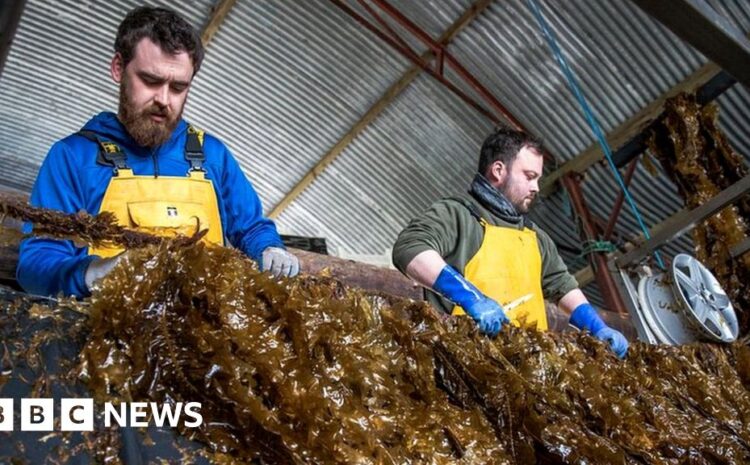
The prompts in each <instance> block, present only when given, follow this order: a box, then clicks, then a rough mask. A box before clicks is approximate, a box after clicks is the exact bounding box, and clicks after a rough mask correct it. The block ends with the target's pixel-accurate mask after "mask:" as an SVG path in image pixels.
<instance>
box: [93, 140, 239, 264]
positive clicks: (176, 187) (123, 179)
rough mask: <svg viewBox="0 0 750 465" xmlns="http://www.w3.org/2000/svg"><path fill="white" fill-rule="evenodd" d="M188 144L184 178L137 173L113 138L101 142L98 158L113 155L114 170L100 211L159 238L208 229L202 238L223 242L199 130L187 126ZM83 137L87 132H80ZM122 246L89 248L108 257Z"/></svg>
mask: <svg viewBox="0 0 750 465" xmlns="http://www.w3.org/2000/svg"><path fill="white" fill-rule="evenodd" d="M188 134H189V137H188V144H187V145H188V146H187V147H186V156H185V158H186V159H187V160H188V161H189V162H190V165H191V169H190V170H189V171H188V173H187V176H186V177H180V176H159V177H155V176H135V175H134V174H133V170H132V169H130V168H128V167H127V165H126V163H125V156H124V153H123V152H122V151H121V150H120V149H119V147H117V146H116V145H115V144H112V143H111V142H103V141H101V140H99V141H98V142H99V144H100V145H101V146H102V152H100V157H101V156H104V157H105V159H106V161H107V162H111V161H112V160H110V158H116V160H115V162H116V163H113V164H114V165H115V170H114V172H115V174H114V175H113V176H112V179H111V180H110V182H109V185H108V186H107V190H106V191H105V192H104V198H103V199H102V205H101V207H100V208H99V212H100V213H101V212H104V211H108V212H112V213H114V214H115V216H116V217H117V224H119V225H121V226H124V227H126V228H129V229H133V230H136V231H142V232H146V233H149V234H153V235H157V236H165V237H171V236H175V235H177V234H182V235H187V236H190V235H193V234H194V233H196V232H198V231H202V230H204V229H208V233H207V234H206V235H205V236H204V237H203V239H202V240H203V241H205V242H210V243H214V244H223V242H224V233H223V231H222V226H221V216H220V214H219V203H218V201H217V199H216V191H215V190H214V186H213V183H212V182H211V180H209V179H206V176H205V171H204V170H203V168H202V166H201V164H200V163H201V162H202V161H203V153H202V142H203V141H202V139H203V137H202V136H203V133H202V131H198V130H195V129H193V128H192V127H188ZM82 135H84V136H86V137H90V136H88V135H85V134H82ZM122 250H123V249H121V248H115V247H101V248H90V249H89V254H91V255H99V256H100V257H112V256H114V255H117V254H118V253H120V252H122Z"/></svg>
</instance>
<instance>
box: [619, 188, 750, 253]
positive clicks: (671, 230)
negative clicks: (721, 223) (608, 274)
mask: <svg viewBox="0 0 750 465" xmlns="http://www.w3.org/2000/svg"><path fill="white" fill-rule="evenodd" d="M748 192H750V175H748V176H745V177H744V178H742V179H740V180H739V181H737V182H736V183H734V184H732V185H731V186H729V187H727V188H726V189H724V190H723V191H721V192H720V193H719V194H717V195H716V196H715V197H713V198H711V199H710V200H709V201H708V202H706V203H704V204H703V205H701V206H700V207H697V208H694V209H693V210H690V211H687V210H681V211H680V212H678V213H676V214H674V215H672V216H670V217H669V218H667V219H666V220H665V221H664V222H662V223H659V225H657V227H655V228H653V233H652V235H651V239H649V240H648V241H646V243H645V244H643V245H641V246H639V247H637V248H635V249H633V250H631V251H629V252H628V253H626V254H625V255H623V256H622V258H620V259H618V260H617V265H618V266H620V267H625V266H627V265H630V264H631V263H636V262H638V261H640V260H641V259H643V258H644V257H646V256H647V255H648V254H650V253H651V252H653V251H654V250H656V249H658V248H659V247H661V246H662V245H664V244H665V243H667V242H669V241H670V240H672V239H673V238H675V237H677V236H680V235H682V234H683V233H684V232H686V231H687V230H689V229H691V228H693V227H695V225H696V224H698V223H700V222H701V221H703V220H705V219H706V218H708V217H710V216H712V215H714V214H715V213H718V212H719V211H721V210H722V209H724V207H726V206H727V205H730V204H732V203H734V202H736V201H737V200H739V199H740V198H742V197H744V196H745V195H747V193H748Z"/></svg>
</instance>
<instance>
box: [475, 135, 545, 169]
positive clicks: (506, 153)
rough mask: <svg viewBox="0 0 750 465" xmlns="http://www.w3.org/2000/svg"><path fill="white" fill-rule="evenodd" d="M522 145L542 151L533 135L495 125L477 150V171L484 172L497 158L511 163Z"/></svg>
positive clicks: (539, 143)
mask: <svg viewBox="0 0 750 465" xmlns="http://www.w3.org/2000/svg"><path fill="white" fill-rule="evenodd" d="M524 147H529V148H532V149H535V151H537V152H539V153H540V154H541V153H542V143H541V141H540V140H539V139H537V138H535V137H534V136H531V135H529V134H527V133H525V132H521V131H516V130H515V129H512V128H509V127H507V126H498V127H496V128H495V130H494V131H492V134H490V135H489V136H488V137H487V138H486V139H485V140H484V143H483V144H482V150H481V151H480V152H479V167H478V171H479V173H481V174H485V173H486V172H487V168H489V167H490V165H491V164H493V163H495V162H496V161H498V160H499V161H501V162H503V163H505V164H506V165H510V164H512V163H513V160H515V158H516V155H518V152H520V151H521V149H522V148H524Z"/></svg>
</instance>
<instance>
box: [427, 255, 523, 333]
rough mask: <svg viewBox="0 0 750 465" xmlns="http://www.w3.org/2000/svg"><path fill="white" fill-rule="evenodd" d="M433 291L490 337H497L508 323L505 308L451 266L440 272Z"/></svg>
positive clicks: (446, 266)
mask: <svg viewBox="0 0 750 465" xmlns="http://www.w3.org/2000/svg"><path fill="white" fill-rule="evenodd" d="M432 289H433V290H434V291H435V292H437V293H439V294H441V295H442V296H443V297H445V298H446V299H448V300H450V301H451V302H453V303H454V304H456V305H459V306H461V307H462V308H463V309H464V310H465V311H466V313H467V314H468V315H469V316H470V317H472V318H473V319H474V321H476V322H477V325H479V330H480V331H482V332H483V333H485V334H488V335H490V336H494V335H496V334H497V333H498V332H500V328H502V327H503V323H508V322H509V321H510V320H508V317H507V316H505V312H504V311H503V307H501V306H500V304H498V303H497V302H495V301H494V300H492V299H490V298H489V297H487V296H486V295H484V294H482V292H481V291H480V290H479V289H477V288H476V286H474V285H473V284H471V283H470V282H469V281H467V280H466V278H464V277H463V276H461V274H460V273H459V272H458V271H456V270H455V269H453V267H452V266H450V265H445V268H443V269H442V271H440V274H439V275H438V277H437V279H436V280H435V284H433V285H432Z"/></svg>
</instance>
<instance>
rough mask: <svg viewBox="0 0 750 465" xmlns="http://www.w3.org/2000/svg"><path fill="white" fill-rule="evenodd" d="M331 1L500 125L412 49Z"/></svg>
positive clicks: (496, 118) (492, 116) (338, 2)
mask: <svg viewBox="0 0 750 465" xmlns="http://www.w3.org/2000/svg"><path fill="white" fill-rule="evenodd" d="M329 1H330V2H331V3H333V4H334V5H335V6H337V7H338V8H339V9H341V10H342V11H343V12H344V13H346V14H348V15H349V16H351V17H352V18H353V19H354V20H355V21H357V22H358V23H359V24H361V25H362V26H364V28H365V29H367V30H368V31H370V32H372V33H373V34H375V35H376V36H378V38H380V40H382V41H383V42H385V43H387V44H388V45H390V46H391V47H393V48H395V49H396V50H397V51H398V52H400V53H401V54H402V55H404V56H405V57H406V58H408V59H409V60H410V61H411V62H412V63H414V64H415V65H417V66H419V67H420V68H422V69H423V70H424V72H426V73H427V74H429V75H430V76H432V77H434V78H435V79H437V80H438V82H440V83H441V84H443V85H444V86H445V87H447V88H448V89H449V90H450V91H451V92H453V93H454V94H456V95H457V96H458V97H459V98H460V99H461V100H463V101H464V102H466V103H467V104H468V105H470V106H471V107H472V108H474V109H475V110H477V111H478V112H479V113H481V114H482V115H483V116H485V117H486V118H487V119H489V120H490V121H492V122H493V123H495V124H498V123H500V119H499V118H498V117H497V116H495V114H493V113H492V112H491V111H489V110H487V109H486V108H485V107H483V106H482V105H481V104H480V103H478V102H477V101H475V100H474V99H472V98H471V97H470V96H469V95H468V94H467V93H465V92H464V91H462V90H461V89H459V88H458V87H456V86H455V85H454V84H453V83H452V82H450V81H449V80H448V79H446V78H445V77H443V76H441V75H440V74H438V73H437V71H435V70H434V69H432V66H430V64H429V63H428V62H427V61H425V60H422V59H421V58H420V57H419V56H417V55H415V54H414V52H412V51H411V49H409V48H404V47H402V46H401V44H399V43H398V42H397V41H396V40H395V39H393V38H391V37H389V36H388V35H387V34H385V33H384V32H383V31H381V30H380V29H378V28H377V27H375V26H374V25H373V24H372V23H370V22H369V21H368V20H367V19H365V18H363V17H362V16H361V15H360V14H359V13H357V12H356V11H354V10H352V9H351V8H349V6H348V5H346V4H345V3H344V2H343V1H342V0H329Z"/></svg>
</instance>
